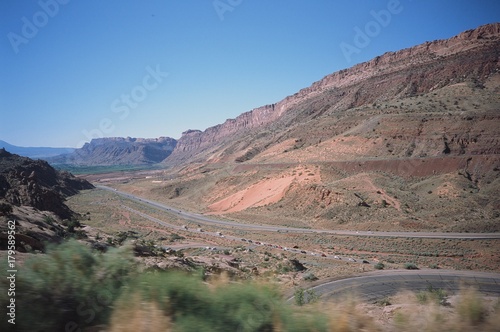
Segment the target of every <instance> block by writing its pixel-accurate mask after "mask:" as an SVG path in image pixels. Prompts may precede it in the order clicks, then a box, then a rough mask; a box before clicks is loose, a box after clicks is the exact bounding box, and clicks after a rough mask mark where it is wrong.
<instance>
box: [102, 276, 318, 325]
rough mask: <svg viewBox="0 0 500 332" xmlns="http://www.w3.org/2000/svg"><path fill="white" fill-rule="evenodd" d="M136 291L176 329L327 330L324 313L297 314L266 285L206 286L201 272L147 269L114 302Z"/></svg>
mask: <svg viewBox="0 0 500 332" xmlns="http://www.w3.org/2000/svg"><path fill="white" fill-rule="evenodd" d="M214 287H215V288H214ZM137 294H139V296H140V300H141V303H145V304H147V303H155V304H156V305H155V306H154V307H158V308H160V310H161V311H162V312H163V320H165V318H167V320H168V321H170V322H171V323H172V325H173V326H174V327H175V331H275V330H284V331H327V319H326V317H324V316H321V315H319V314H311V315H308V316H305V317H304V316H302V317H300V318H299V317H298V316H297V315H296V314H297V312H294V311H293V307H290V306H286V305H283V300H282V297H281V294H280V292H279V291H278V290H277V289H276V288H274V287H272V286H270V285H261V284H255V283H225V284H223V285H219V286H208V285H207V284H205V283H203V282H202V279H201V278H200V277H198V276H193V275H189V274H185V273H180V272H173V271H170V272H165V273H147V274H145V275H142V276H140V277H139V278H138V279H137V280H135V281H134V283H133V284H131V286H130V287H129V288H128V291H127V292H125V293H123V294H122V296H121V297H120V299H119V300H118V301H117V303H116V307H117V308H126V307H127V306H129V304H130V303H131V301H137ZM132 299H135V300H132ZM131 316H135V317H137V316H138V315H133V314H131ZM111 321H112V322H113V321H114V320H113V319H112V320H111ZM144 323H145V322H144ZM147 323H148V324H149V323H151V324H153V325H154V324H155V322H149V321H148V322H147Z"/></svg>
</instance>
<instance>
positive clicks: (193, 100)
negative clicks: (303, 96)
mask: <svg viewBox="0 0 500 332" xmlns="http://www.w3.org/2000/svg"><path fill="white" fill-rule="evenodd" d="M499 21H500V1H498V0H490V1H488V0H470V1H465V0H442V1H434V0H421V1H417V0H413V1H411V0H399V1H398V0H383V1H368V0H366V1H361V0H316V1H312V0H275V1H271V0H151V1H139V0H136V1H132V0H129V1H125V0H108V1H106V0H86V1H78V0H39V1H28V0H26V1H19V0H2V1H0V37H1V38H0V61H1V63H0V64H1V66H0V139H1V140H5V141H7V142H9V143H11V144H14V145H20V146H54V147H79V146H81V145H82V144H83V143H84V142H86V141H89V140H90V139H91V138H92V137H100V136H105V137H109V136H123V137H125V136H131V137H159V136H170V137H174V138H179V137H180V136H181V133H182V132H183V131H185V130H187V129H201V130H204V129H206V128H207V127H210V126H213V125H216V124H218V123H222V122H224V121H225V120H226V119H228V118H234V117H236V116H238V115H239V114H241V113H243V112H246V111H249V110H251V109H253V108H256V107H259V106H262V105H265V104H270V103H275V102H278V101H279V100H281V99H283V98H284V97H286V96H287V95H290V94H293V93H295V92H297V91H298V90H300V89H301V88H305V87H307V86H309V85H310V84H311V83H313V82H315V81H317V80H319V79H321V78H322V77H324V76H325V75H328V74H330V73H332V72H335V71H337V70H340V69H344V68H348V67H351V66H352V65H354V64H356V63H359V62H363V61H367V60H369V59H371V58H373V57H375V56H377V55H381V54H383V53H384V52H387V51H397V50H399V49H402V48H406V47H410V46H413V45H416V44H420V43H423V42H425V41H432V40H435V39H443V38H449V37H452V36H454V35H456V34H458V33H460V32H462V31H464V30H467V29H472V28H475V27H477V26H479V25H483V24H487V23H493V22H499ZM367 29H368V30H367ZM357 31H362V32H363V33H365V34H366V36H367V38H365V39H363V38H361V39H359V37H358V38H357V39H356V34H357V33H358V32H357Z"/></svg>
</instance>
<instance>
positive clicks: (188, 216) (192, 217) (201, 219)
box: [96, 185, 500, 239]
mask: <svg viewBox="0 0 500 332" xmlns="http://www.w3.org/2000/svg"><path fill="white" fill-rule="evenodd" d="M96 187H97V188H99V189H103V190H108V191H112V192H114V193H116V194H118V195H120V196H122V197H125V198H128V199H130V200H132V201H135V202H138V203H142V204H145V205H149V206H152V207H154V208H156V209H158V210H161V211H165V212H169V213H172V214H175V215H177V216H179V217H180V218H183V219H185V220H189V221H193V222H197V223H204V224H211V225H219V226H222V227H231V228H237V229H247V230H258V231H269V232H282V233H302V234H311V233H313V234H316V233H322V234H332V235H351V236H375V237H406V238H437V239H500V233H437V232H436V233H434V232H371V231H348V230H324V229H310V228H294V227H283V226H280V227H278V226H271V225H258V224H242V223H237V222H234V221H224V220H219V219H214V218H209V217H207V216H204V215H201V214H197V213H192V212H187V211H182V210H179V209H175V208H172V207H170V206H167V205H164V204H161V203H158V202H155V201H152V200H149V199H145V198H141V197H137V196H135V195H132V194H129V193H127V192H124V191H119V190H116V189H114V188H111V187H107V186H102V185H96Z"/></svg>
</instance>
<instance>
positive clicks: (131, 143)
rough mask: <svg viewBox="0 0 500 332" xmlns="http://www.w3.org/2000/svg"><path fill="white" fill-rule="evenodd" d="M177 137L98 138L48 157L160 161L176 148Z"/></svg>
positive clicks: (84, 162) (56, 161) (57, 161)
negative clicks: (66, 151)
mask: <svg viewBox="0 0 500 332" xmlns="http://www.w3.org/2000/svg"><path fill="white" fill-rule="evenodd" d="M176 144H177V141H176V140H175V139H173V138H170V137H160V138H133V137H126V138H123V137H106V138H96V139H93V140H92V141H90V143H85V145H84V146H83V147H82V148H80V149H76V150H74V151H73V152H71V153H68V154H63V155H59V156H55V157H50V158H45V160H47V161H48V162H49V163H51V164H53V165H71V166H114V165H120V166H135V165H152V164H156V163H160V162H162V161H163V160H165V158H167V157H168V156H169V155H170V154H171V153H172V151H173V150H174V148H175V146H176Z"/></svg>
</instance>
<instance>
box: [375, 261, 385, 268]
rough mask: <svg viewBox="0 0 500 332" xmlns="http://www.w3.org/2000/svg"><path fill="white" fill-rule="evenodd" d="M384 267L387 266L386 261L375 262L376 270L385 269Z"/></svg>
mask: <svg viewBox="0 0 500 332" xmlns="http://www.w3.org/2000/svg"><path fill="white" fill-rule="evenodd" d="M384 267H385V265H384V263H382V262H378V263H377V264H375V265H374V268H375V269H376V270H383V269H384Z"/></svg>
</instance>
